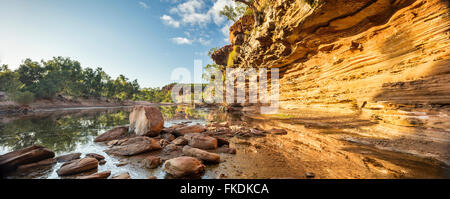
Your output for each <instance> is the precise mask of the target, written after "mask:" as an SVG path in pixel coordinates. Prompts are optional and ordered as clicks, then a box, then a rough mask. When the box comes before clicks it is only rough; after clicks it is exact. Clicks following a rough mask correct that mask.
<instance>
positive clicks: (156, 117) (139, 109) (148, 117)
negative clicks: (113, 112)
mask: <svg viewBox="0 0 450 199" xmlns="http://www.w3.org/2000/svg"><path fill="white" fill-rule="evenodd" d="M163 128H164V117H163V115H162V113H161V111H159V109H158V108H155V107H151V106H135V107H133V111H132V112H131V113H130V131H134V132H135V133H136V135H139V136H157V135H159V134H160V132H161V130H162V129H163Z"/></svg>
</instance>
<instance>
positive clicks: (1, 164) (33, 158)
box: [0, 146, 55, 173]
mask: <svg viewBox="0 0 450 199" xmlns="http://www.w3.org/2000/svg"><path fill="white" fill-rule="evenodd" d="M53 157H55V153H53V152H52V151H50V150H49V149H47V148H44V147H42V146H31V147H28V148H25V149H22V150H18V151H14V152H10V153H7V154H5V155H2V156H0V172H5V173H6V172H8V171H12V170H14V169H16V168H17V167H18V166H20V165H24V164H30V163H33V162H38V161H41V160H45V159H49V158H53Z"/></svg>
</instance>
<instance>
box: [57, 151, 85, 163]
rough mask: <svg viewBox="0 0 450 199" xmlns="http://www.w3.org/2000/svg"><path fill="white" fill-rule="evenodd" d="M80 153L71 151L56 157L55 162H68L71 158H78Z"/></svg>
mask: <svg viewBox="0 0 450 199" xmlns="http://www.w3.org/2000/svg"><path fill="white" fill-rule="evenodd" d="M80 156H81V153H71V154H67V155H61V156H58V157H56V158H55V159H56V161H57V162H69V161H72V160H76V159H80Z"/></svg>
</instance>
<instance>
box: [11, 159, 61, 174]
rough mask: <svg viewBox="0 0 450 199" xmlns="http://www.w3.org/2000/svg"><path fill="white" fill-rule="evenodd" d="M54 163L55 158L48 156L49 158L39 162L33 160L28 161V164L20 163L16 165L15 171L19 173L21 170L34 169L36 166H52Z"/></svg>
mask: <svg viewBox="0 0 450 199" xmlns="http://www.w3.org/2000/svg"><path fill="white" fill-rule="evenodd" d="M54 164H56V159H55V158H49V159H46V160H41V161H39V162H33V163H30V164H24V165H20V166H19V167H17V169H16V171H17V172H20V173H21V172H25V171H28V170H30V169H36V168H42V167H47V166H52V165H54Z"/></svg>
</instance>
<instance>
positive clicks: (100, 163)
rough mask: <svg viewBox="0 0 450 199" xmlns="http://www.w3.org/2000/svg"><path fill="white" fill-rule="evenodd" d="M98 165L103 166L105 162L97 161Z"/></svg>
mask: <svg viewBox="0 0 450 199" xmlns="http://www.w3.org/2000/svg"><path fill="white" fill-rule="evenodd" d="M98 164H99V165H104V164H106V160H99V161H98Z"/></svg>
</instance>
